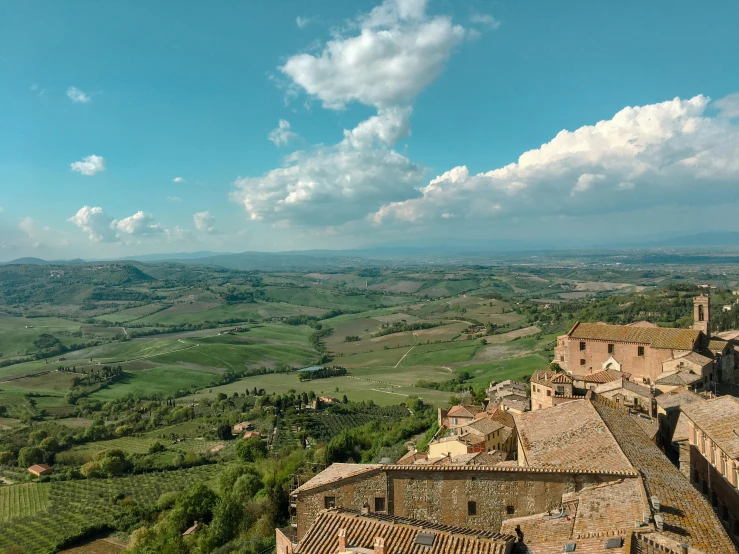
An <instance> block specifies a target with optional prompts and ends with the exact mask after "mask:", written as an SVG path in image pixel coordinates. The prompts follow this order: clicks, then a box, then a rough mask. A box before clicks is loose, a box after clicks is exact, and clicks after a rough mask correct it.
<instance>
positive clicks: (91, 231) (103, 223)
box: [67, 206, 117, 242]
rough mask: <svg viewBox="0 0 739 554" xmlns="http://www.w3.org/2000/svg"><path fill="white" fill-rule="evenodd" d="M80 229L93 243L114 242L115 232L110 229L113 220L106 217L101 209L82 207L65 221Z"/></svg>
mask: <svg viewBox="0 0 739 554" xmlns="http://www.w3.org/2000/svg"><path fill="white" fill-rule="evenodd" d="M67 221H69V222H70V223H74V224H75V225H76V226H77V227H79V228H80V229H82V230H83V231H84V232H85V233H87V234H88V235H89V237H90V240H91V241H94V242H114V241H115V240H117V239H116V236H115V232H114V231H113V229H112V228H111V223H112V222H113V218H112V217H110V216H108V214H106V213H105V212H104V211H103V209H102V208H100V207H97V206H96V207H92V206H83V207H82V208H80V209H79V211H78V212H77V213H76V214H75V215H73V216H72V217H70V218H69V219H67Z"/></svg>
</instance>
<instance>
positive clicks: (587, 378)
mask: <svg viewBox="0 0 739 554" xmlns="http://www.w3.org/2000/svg"><path fill="white" fill-rule="evenodd" d="M623 378H624V374H623V373H622V372H620V371H616V370H613V369H603V370H601V371H596V372H595V373H588V374H587V375H576V376H575V380H576V381H584V382H586V383H610V382H611V381H622V380H623Z"/></svg>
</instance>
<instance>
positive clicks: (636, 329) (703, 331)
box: [554, 295, 737, 388]
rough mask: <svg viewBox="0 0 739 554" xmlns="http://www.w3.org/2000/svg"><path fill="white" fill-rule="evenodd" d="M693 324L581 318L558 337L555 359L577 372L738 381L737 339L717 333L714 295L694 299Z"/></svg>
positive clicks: (702, 383)
mask: <svg viewBox="0 0 739 554" xmlns="http://www.w3.org/2000/svg"><path fill="white" fill-rule="evenodd" d="M693 319H694V323H693V327H692V328H691V329H674V328H665V327H658V326H656V325H654V324H653V323H649V322H646V321H643V322H638V323H632V324H630V325H608V324H605V323H581V322H579V321H578V322H576V323H575V324H574V325H573V326H572V328H571V329H570V331H569V332H568V333H567V334H566V335H561V336H559V337H557V346H556V347H555V349H554V362H556V363H557V364H559V366H560V367H561V368H562V369H563V370H565V371H566V372H568V373H570V374H571V375H573V376H578V375H588V374H591V373H596V372H599V371H603V370H604V369H610V370H616V371H621V372H623V373H625V374H629V376H630V379H631V380H633V381H637V382H644V383H650V384H654V383H655V382H656V381H657V379H660V378H664V377H665V376H668V375H671V374H672V373H678V372H682V374H686V373H688V372H693V373H695V382H696V383H697V384H698V387H697V388H708V387H710V383H714V382H715V383H721V382H726V383H737V379H736V375H735V355H734V346H733V343H731V342H728V341H726V340H724V339H722V338H718V337H711V331H710V306H709V301H708V297H707V296H704V295H701V296H697V297H696V298H695V299H694V301H693Z"/></svg>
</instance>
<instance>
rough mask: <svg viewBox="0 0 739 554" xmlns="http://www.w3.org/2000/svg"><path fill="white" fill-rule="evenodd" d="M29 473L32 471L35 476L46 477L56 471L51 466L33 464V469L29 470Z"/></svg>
mask: <svg viewBox="0 0 739 554" xmlns="http://www.w3.org/2000/svg"><path fill="white" fill-rule="evenodd" d="M28 471H30V472H31V473H33V474H34V475H45V474H47V473H51V472H52V471H54V470H53V469H52V468H51V466H47V465H46V464H33V465H32V466H31V467H29V468H28Z"/></svg>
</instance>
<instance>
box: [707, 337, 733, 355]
mask: <svg viewBox="0 0 739 554" xmlns="http://www.w3.org/2000/svg"><path fill="white" fill-rule="evenodd" d="M727 346H729V343H728V342H727V341H725V340H723V339H716V338H713V339H711V340H710V341H708V350H710V351H711V352H712V353H713V354H721V353H723V351H724V349H725V348H726V347H727Z"/></svg>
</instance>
